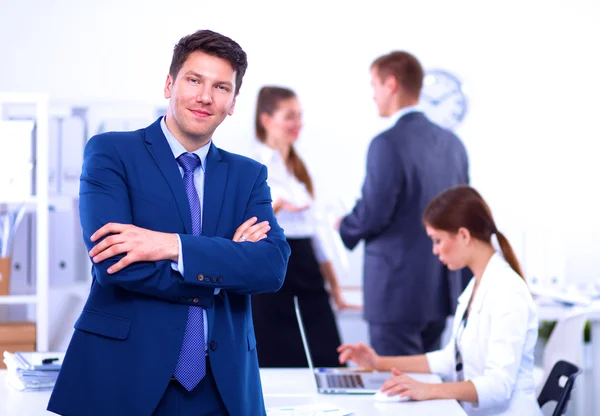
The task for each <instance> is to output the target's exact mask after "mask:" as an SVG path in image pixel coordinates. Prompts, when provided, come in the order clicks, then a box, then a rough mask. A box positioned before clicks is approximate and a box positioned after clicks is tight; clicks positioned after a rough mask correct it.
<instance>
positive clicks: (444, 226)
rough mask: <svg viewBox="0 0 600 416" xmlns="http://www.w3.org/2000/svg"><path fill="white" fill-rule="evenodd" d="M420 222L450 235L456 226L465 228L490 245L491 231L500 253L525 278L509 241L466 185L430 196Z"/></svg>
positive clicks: (473, 190)
mask: <svg viewBox="0 0 600 416" xmlns="http://www.w3.org/2000/svg"><path fill="white" fill-rule="evenodd" d="M423 223H424V224H426V225H429V226H430V227H432V228H435V229H437V230H442V231H446V232H449V233H453V234H454V233H456V232H458V229H459V228H466V229H467V230H469V232H470V233H471V236H472V237H473V238H476V239H477V240H480V241H483V242H486V243H490V244H491V238H492V234H496V237H497V238H498V242H499V243H500V249H501V250H502V255H503V256H504V258H505V259H506V261H507V262H508V264H509V265H510V267H511V268H512V269H513V270H514V271H515V272H516V273H517V274H518V275H519V276H521V277H522V278H523V279H525V277H524V276H523V272H522V271H521V266H520V265H519V261H518V260H517V256H515V253H514V251H513V249H512V247H511V245H510V243H509V242H508V240H507V239H506V237H505V236H504V235H503V234H502V233H501V232H500V231H498V229H497V228H496V223H495V222H494V217H492V212H491V211H490V208H489V206H488V204H486V202H485V201H484V200H483V198H482V197H481V195H480V194H479V192H477V191H476V190H475V189H473V188H471V187H470V186H467V185H460V186H456V187H454V188H450V189H448V190H446V191H444V192H442V193H440V194H439V195H437V196H436V197H435V198H433V200H431V202H429V204H428V205H427V207H426V208H425V211H423Z"/></svg>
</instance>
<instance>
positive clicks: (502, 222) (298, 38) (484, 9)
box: [0, 0, 600, 283]
mask: <svg viewBox="0 0 600 416" xmlns="http://www.w3.org/2000/svg"><path fill="white" fill-rule="evenodd" d="M348 3H350V2H339V3H337V2H325V1H319V2H316V1H314V2H313V1H304V2H297V3H296V4H289V3H288V2H281V1H274V0H273V1H271V0H268V1H267V0H255V1H242V0H239V1H234V0H231V1H227V2H221V1H218V2H217V1H215V2H211V3H210V4H214V6H211V5H210V4H209V2H199V1H189V0H170V1H168V2H149V1H148V0H118V1H117V0H104V1H96V2H93V1H82V0H51V1H47V0H0V91H25V92H29V91H31V92H48V93H49V94H50V95H51V97H52V98H53V99H55V100H57V101H66V102H89V101H91V100H95V101H97V100H103V101H107V100H110V101H112V100H122V101H128V102H139V103H146V104H147V103H152V104H164V101H163V99H162V87H163V83H164V79H165V76H166V73H167V70H168V66H169V63H170V57H171V52H172V47H173V45H174V44H175V43H176V42H177V40H178V39H179V38H180V37H181V36H183V35H185V34H188V33H191V32H192V31H194V30H196V29H199V28H210V29H213V30H216V31H219V32H221V33H223V34H226V35H228V36H231V37H232V38H233V39H235V40H237V41H238V42H239V43H240V44H241V45H242V47H243V48H244V49H245V50H246V51H247V53H248V56H249V69H248V72H247V75H246V78H245V79H244V85H243V87H242V90H241V95H240V96H239V98H238V102H237V108H236V114H235V115H234V116H233V117H232V118H231V119H230V120H228V121H226V122H225V123H224V124H223V125H222V126H221V127H220V129H219V130H218V134H217V136H216V141H217V143H218V144H219V145H220V146H222V147H224V148H226V149H229V150H234V151H240V152H243V151H244V150H245V149H247V148H248V147H249V146H250V144H251V143H252V141H253V131H252V121H253V111H254V109H253V105H254V100H255V97H256V93H257V91H258V89H259V88H260V87H261V86H262V85H264V84H282V85H287V86H290V87H292V88H294V89H295V90H296V91H297V92H298V94H299V96H300V99H301V101H302V104H303V107H304V112H305V128H304V130H303V133H302V137H301V140H300V143H299V148H300V151H301V153H302V154H303V156H304V158H305V159H306V160H307V162H308V164H309V165H310V168H311V170H312V173H313V175H314V177H315V180H316V182H317V187H318V191H319V194H320V195H321V198H322V199H323V200H325V202H328V203H329V202H332V203H336V202H337V201H343V202H344V203H345V204H351V203H352V201H353V200H354V198H355V197H356V196H357V195H358V193H359V190H360V186H361V182H362V178H363V175H364V160H365V152H366V148H367V145H368V143H369V141H370V139H371V138H372V137H373V135H374V134H376V133H377V132H378V131H379V130H380V129H381V127H382V126H383V124H384V123H383V122H382V121H381V120H379V118H378V117H377V115H376V109H375V105H374V103H373V101H372V98H371V97H372V92H371V89H370V86H369V65H370V63H371V62H372V61H373V59H375V58H376V57H377V56H379V55H381V54H383V53H387V52H389V51H391V50H393V49H405V50H408V51H411V52H413V53H414V54H416V55H417V56H418V57H419V58H420V60H421V61H422V63H423V64H424V66H425V67H426V68H434V67H438V68H444V69H447V70H450V71H452V72H454V73H456V74H457V75H458V76H459V77H460V78H462V80H463V81H464V83H465V86H466V88H467V92H468V95H469V99H470V109H469V113H468V115H467V118H466V120H465V122H464V123H463V125H461V126H460V127H459V129H458V130H457V132H458V134H459V135H460V136H461V138H462V139H463V140H464V142H465V144H466V146H467V148H468V151H469V154H470V157H471V166H472V169H471V177H472V183H473V185H474V186H476V187H477V188H478V189H479V190H480V191H482V193H483V194H484V196H485V197H486V198H487V199H488V202H489V203H490V205H491V206H492V209H493V211H494V213H495V215H496V217H497V221H498V223H499V227H500V228H501V229H504V230H505V231H506V232H507V234H508V235H509V237H512V239H513V243H514V245H515V246H516V248H517V250H518V252H519V253H520V255H521V257H522V259H523V260H524V263H525V266H526V269H527V271H528V273H529V274H530V275H531V274H535V275H538V276H542V277H544V276H550V275H551V274H557V275H558V277H559V278H562V277H563V276H564V275H567V276H568V279H569V280H571V281H584V280H590V279H597V278H598V277H600V276H599V273H598V272H597V270H599V269H600V260H599V259H600V256H598V255H597V253H598V252H600V239H598V238H597V236H598V235H600V219H599V218H598V216H597V215H596V212H597V207H596V204H597V203H598V200H599V198H598V191H597V189H598V188H599V186H598V184H597V180H598V178H600V174H599V173H600V168H599V167H598V165H599V164H598V162H597V156H596V155H597V153H598V150H600V146H599V145H598V141H599V139H600V137H599V133H598V130H597V119H598V111H599V110H600V105H599V104H598V101H597V100H598V97H600V77H599V74H600V59H599V58H598V41H599V40H600V29H599V25H598V22H599V21H600V3H599V2H598V0H587V1H586V0H572V1H570V2H563V1H527V0H520V1H516V0H509V1H503V2H477V1H474V0H473V1H452V2H449V1H445V0H428V1H418V2H415V1H411V2H409V1H399V0H397V1H389V2H386V1H380V0H372V1H369V2H368V3H365V2H361V5H360V6H358V5H352V6H351V5H349V4H348ZM351 261H352V264H353V265H354V266H353V267H352V269H351V270H350V275H349V276H347V277H346V278H345V279H346V282H348V283H359V282H360V270H358V266H357V265H358V264H359V263H360V255H359V254H353V255H352V256H351Z"/></svg>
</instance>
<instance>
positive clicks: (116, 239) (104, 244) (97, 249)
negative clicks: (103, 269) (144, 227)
mask: <svg viewBox="0 0 600 416" xmlns="http://www.w3.org/2000/svg"><path fill="white" fill-rule="evenodd" d="M122 242H123V237H122V235H121V234H115V235H111V236H109V237H106V238H105V239H104V240H102V241H100V242H99V243H98V244H96V245H95V246H94V247H93V248H92V249H91V250H90V251H89V253H88V254H89V255H90V257H92V258H93V257H95V256H97V255H98V254H100V253H102V252H103V251H104V250H106V249H107V248H109V247H111V246H114V245H116V244H120V243H122ZM94 261H96V260H94Z"/></svg>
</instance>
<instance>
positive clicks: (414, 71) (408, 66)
mask: <svg viewBox="0 0 600 416" xmlns="http://www.w3.org/2000/svg"><path fill="white" fill-rule="evenodd" d="M373 68H375V69H377V74H378V76H379V79H380V80H381V81H384V80H385V79H386V78H387V77H389V76H390V75H391V76H393V77H394V78H396V81H398V83H399V84H400V85H401V86H402V88H403V89H404V91H406V92H407V93H408V94H410V95H412V96H413V97H415V98H419V94H421V88H422V87H423V76H424V72H423V67H422V66H421V63H420V62H419V60H418V59H417V58H415V57H414V56H413V55H411V54H410V53H408V52H404V51H394V52H390V53H389V54H387V55H383V56H380V57H379V58H377V59H375V61H373V63H372V64H371V69H373Z"/></svg>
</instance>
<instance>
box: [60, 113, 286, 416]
mask: <svg viewBox="0 0 600 416" xmlns="http://www.w3.org/2000/svg"><path fill="white" fill-rule="evenodd" d="M159 121H160V120H159ZM159 121H157V122H155V123H154V124H152V125H151V126H149V127H147V128H145V129H142V130H138V131H135V132H126V133H106V134H101V135H98V136H95V137H93V138H92V139H91V140H90V141H89V142H88V144H87V146H86V148H85V153H84V162H83V172H82V176H81V188H80V216H81V224H82V228H83V237H84V240H85V243H86V245H87V248H88V249H91V248H92V247H93V245H94V244H92V243H91V242H90V236H91V234H92V233H93V232H94V231H96V230H97V229H98V228H100V227H101V226H102V225H104V224H106V223H108V222H118V223H125V224H134V225H137V226H139V227H143V228H147V229H150V230H155V231H162V232H168V233H178V234H180V235H181V242H182V250H183V259H184V268H185V269H184V274H185V275H184V276H181V275H180V274H179V272H177V271H174V270H173V269H172V268H171V262H170V261H158V262H139V263H134V264H132V265H130V266H128V267H126V268H125V269H123V270H122V271H120V272H118V273H116V274H114V275H109V274H108V273H107V269H108V267H109V266H110V265H112V264H114V263H116V261H118V260H119V259H120V258H121V256H118V257H114V258H111V259H109V260H106V261H104V262H102V263H100V264H95V265H94V266H93V268H92V274H93V283H92V286H91V291H90V294H89V297H88V300H87V302H86V304H85V307H84V310H83V312H82V313H81V316H80V317H79V319H78V320H77V323H76V324H75V332H74V334H73V338H72V339H71V343H70V345H69V348H68V351H67V355H66V358H65V360H64V364H63V366H62V368H61V371H60V374H59V377H58V380H57V382H56V386H55V388H54V391H53V393H52V397H51V399H50V403H49V405H48V409H49V410H51V411H53V412H56V413H59V414H64V415H77V416H79V415H86V416H95V415H98V416H106V415H124V416H125V415H127V416H132V415H150V414H151V413H152V411H153V409H154V408H155V407H156V405H157V404H158V402H159V400H160V399H161V397H162V394H163V392H164V391H165V389H166V388H167V384H168V383H169V379H170V377H171V376H172V374H173V371H174V369H175V365H176V363H177V360H178V357H179V352H180V348H181V343H182V339H183V335H184V329H185V327H186V322H187V315H188V305H201V306H204V307H205V308H206V309H207V316H208V322H209V331H210V333H209V338H208V342H209V345H210V348H209V351H208V353H209V359H210V363H211V367H212V371H213V373H214V377H215V379H216V382H217V386H218V389H219V392H220V393H221V396H222V398H223V401H224V402H225V404H226V406H227V409H228V411H229V413H230V414H231V415H248V416H250V415H252V416H254V415H261V414H264V413H265V409H264V403H263V398H262V388H261V383H260V376H259V371H258V361H257V356H256V341H255V338H254V328H253V324H252V315H251V307H250V296H249V295H250V294H253V293H261V292H274V291H277V290H278V289H279V288H280V287H281V285H282V284H283V280H284V276H285V270H286V267H287V260H288V257H289V254H290V249H289V246H288V244H287V242H286V241H285V237H284V235H283V231H282V229H281V228H280V227H279V226H278V224H277V221H276V220H275V216H274V215H273V209H272V205H271V196H270V191H269V188H268V186H267V182H266V179H267V169H266V168H265V167H264V166H262V165H260V164H259V163H257V162H255V161H253V160H251V159H248V158H245V157H242V156H238V155H235V154H231V153H228V152H225V151H223V150H220V149H218V148H216V147H215V146H214V144H212V145H211V148H210V150H209V153H208V156H207V159H206V176H205V188H204V204H203V211H204V212H203V215H204V217H203V218H204V220H203V228H202V235H201V236H193V235H191V234H192V222H191V214H190V209H189V205H188V200H187V196H186V192H185V189H184V185H183V180H182V178H181V174H180V172H179V169H178V166H177V162H176V160H175V158H174V157H173V153H172V151H171V149H170V147H169V145H168V143H167V140H166V138H165V137H164V135H163V133H162V131H161V128H160V124H159ZM252 216H256V217H258V219H259V221H262V220H267V221H269V223H270V225H271V231H270V232H269V233H268V238H266V239H264V240H261V241H259V242H257V243H235V242H233V241H232V240H231V238H232V236H233V234H234V232H235V230H236V228H237V227H238V226H239V225H240V224H242V222H244V221H245V220H247V219H248V218H250V217H252ZM214 288H221V291H220V293H219V294H218V295H216V296H214V295H213V293H214ZM194 298H196V300H197V301H198V300H199V301H198V302H197V303H194Z"/></svg>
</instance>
